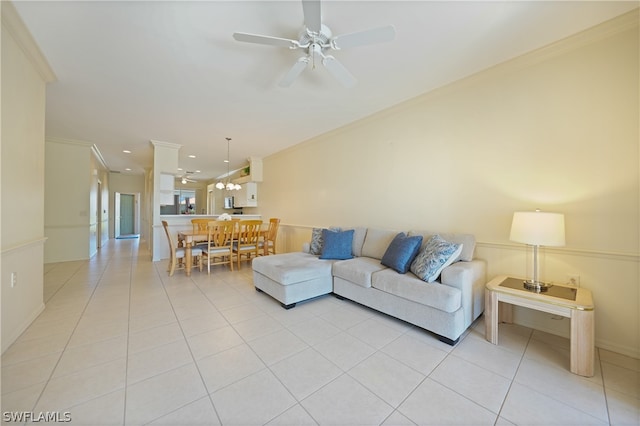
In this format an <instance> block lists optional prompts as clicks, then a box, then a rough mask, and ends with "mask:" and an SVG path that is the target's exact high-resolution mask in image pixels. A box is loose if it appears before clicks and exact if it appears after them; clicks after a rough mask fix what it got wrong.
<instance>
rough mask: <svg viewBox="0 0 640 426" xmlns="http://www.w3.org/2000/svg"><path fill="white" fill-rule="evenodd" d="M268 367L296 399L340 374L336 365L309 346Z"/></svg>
mask: <svg viewBox="0 0 640 426" xmlns="http://www.w3.org/2000/svg"><path fill="white" fill-rule="evenodd" d="M270 369H271V371H272V372H273V373H274V374H275V375H276V377H278V379H279V380H280V381H281V382H282V384H284V386H286V387H287V389H289V391H290V392H291V393H292V394H293V396H295V397H296V399H297V400H298V401H300V400H302V399H304V398H306V397H307V396H309V395H311V394H312V393H313V392H315V391H317V390H318V389H320V388H321V387H322V386H324V385H326V384H327V383H329V382H331V381H332V380H333V379H335V378H336V377H338V376H340V375H341V374H342V371H341V370H340V369H339V368H338V367H337V366H336V365H334V364H333V363H331V362H330V361H329V360H327V359H326V358H325V357H323V356H322V355H321V354H319V353H318V352H317V351H315V350H314V349H311V348H309V349H306V350H304V351H302V352H298V353H297V354H295V355H293V356H291V357H289V358H287V359H285V360H283V361H280V362H278V363H276V364H274V365H272V366H271V368H270Z"/></svg>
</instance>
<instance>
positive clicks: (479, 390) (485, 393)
mask: <svg viewBox="0 0 640 426" xmlns="http://www.w3.org/2000/svg"><path fill="white" fill-rule="evenodd" d="M429 378H430V379H432V380H434V381H436V382H438V383H440V384H441V385H444V386H446V387H448V388H449V389H451V390H453V391H455V392H457V393H459V394H460V395H463V396H465V397H466V398H468V399H470V400H471V401H473V402H475V403H476V404H478V405H480V406H482V407H484V408H486V409H488V410H491V411H492V412H494V413H499V412H500V407H501V406H502V403H503V402H504V398H505V397H506V396H507V391H508V390H509V386H511V380H509V379H507V378H505V377H502V376H500V375H498V374H496V373H493V372H491V371H489V370H486V369H484V368H482V367H479V366H478V365H476V364H472V363H470V362H468V361H465V360H463V359H462V358H458V357H456V356H454V355H450V356H448V357H447V358H446V359H445V360H444V361H442V363H441V364H440V365H438V367H436V369H435V370H434V371H433V373H431V375H430V376H429Z"/></svg>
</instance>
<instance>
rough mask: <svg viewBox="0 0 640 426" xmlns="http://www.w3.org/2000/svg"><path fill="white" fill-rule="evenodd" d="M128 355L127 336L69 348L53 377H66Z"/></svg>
mask: <svg viewBox="0 0 640 426" xmlns="http://www.w3.org/2000/svg"><path fill="white" fill-rule="evenodd" d="M126 355H127V336H125V335H122V336H118V337H115V338H113V339H108V340H103V341H100V342H96V343H89V344H86V345H82V346H74V347H72V348H68V349H67V350H66V351H64V353H63V354H62V357H61V358H60V361H59V362H58V365H57V366H56V369H55V371H54V372H53V377H60V376H65V375H67V374H71V373H75V372H77V371H80V370H84V369H85V368H89V367H94V366H97V365H100V364H104V363H107V362H109V361H113V360H116V359H118V358H124V357H125V356H126Z"/></svg>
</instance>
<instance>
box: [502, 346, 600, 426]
mask: <svg viewBox="0 0 640 426" xmlns="http://www.w3.org/2000/svg"><path fill="white" fill-rule="evenodd" d="M514 382H517V383H520V384H522V385H525V386H527V387H528V388H531V389H534V390H536V391H538V392H539V393H541V394H543V395H546V396H548V397H550V398H554V399H555V400H556V401H559V402H562V403H564V404H566V405H568V406H571V407H573V408H575V409H577V410H580V411H583V412H585V413H587V414H590V415H591V416H593V417H595V418H598V419H601V420H603V421H607V418H608V414H607V405H606V400H605V396H604V389H603V387H602V385H601V384H598V383H593V382H592V381H590V380H589V379H588V378H585V377H582V376H578V375H576V374H572V373H571V372H570V371H568V370H565V369H560V368H550V367H548V366H547V365H546V364H544V363H541V362H538V361H536V360H531V359H524V360H523V361H522V364H521V365H520V368H519V369H518V373H517V374H516V377H515V379H514Z"/></svg>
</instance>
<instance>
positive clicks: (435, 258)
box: [411, 235, 462, 283]
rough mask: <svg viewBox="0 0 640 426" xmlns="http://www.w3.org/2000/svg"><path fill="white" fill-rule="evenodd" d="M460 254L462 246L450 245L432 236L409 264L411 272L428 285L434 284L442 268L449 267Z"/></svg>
mask: <svg viewBox="0 0 640 426" xmlns="http://www.w3.org/2000/svg"><path fill="white" fill-rule="evenodd" d="M461 252H462V244H456V243H451V242H449V241H446V240H444V239H443V238H442V237H441V236H440V235H434V236H432V237H431V238H429V240H428V241H427V243H426V244H425V245H424V249H422V251H421V252H420V254H418V255H417V256H416V258H415V259H414V260H413V263H412V264H411V272H413V273H414V274H416V276H417V277H418V278H420V279H422V280H424V281H426V282H428V283H431V282H434V281H435V280H436V279H438V277H439V276H440V273H441V272H442V270H443V269H444V268H446V267H447V266H449V265H451V264H452V263H453V262H454V261H455V260H456V259H457V258H458V256H459V255H460V253H461Z"/></svg>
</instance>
